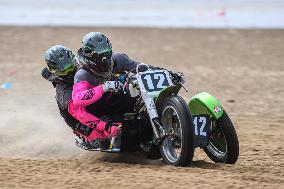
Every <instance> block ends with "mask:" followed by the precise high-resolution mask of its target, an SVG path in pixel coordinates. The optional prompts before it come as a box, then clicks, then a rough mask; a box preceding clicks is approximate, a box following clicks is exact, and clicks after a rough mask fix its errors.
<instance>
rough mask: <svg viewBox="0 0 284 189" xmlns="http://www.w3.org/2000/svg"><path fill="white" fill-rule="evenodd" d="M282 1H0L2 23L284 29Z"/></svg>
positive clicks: (0, 22) (283, 5) (283, 4)
mask: <svg viewBox="0 0 284 189" xmlns="http://www.w3.org/2000/svg"><path fill="white" fill-rule="evenodd" d="M283 9H284V1H283V0H210V1H208V0H199V1H195V0H155V1H151V0H143V1H140V0H101V1H99V0H92V1H90V0H41V1H37V0H22V1H20V0H1V2H0V24H1V25H28V26H34V25H49V26H54V25H55V26H136V27H194V28H283V27H284V11H283Z"/></svg>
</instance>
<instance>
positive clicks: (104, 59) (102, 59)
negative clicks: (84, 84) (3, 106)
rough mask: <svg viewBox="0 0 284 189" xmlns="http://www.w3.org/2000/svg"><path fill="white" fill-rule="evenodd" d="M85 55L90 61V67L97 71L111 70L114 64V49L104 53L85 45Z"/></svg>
mask: <svg viewBox="0 0 284 189" xmlns="http://www.w3.org/2000/svg"><path fill="white" fill-rule="evenodd" d="M82 50H83V55H84V56H85V57H86V59H87V60H88V61H89V62H90V65H89V67H91V69H93V70H95V71H96V72H109V70H110V69H111V66H112V61H111V55H112V51H111V50H108V51H105V52H102V53H96V52H94V51H93V50H92V49H91V48H89V47H87V46H86V47H84V48H83V49H82Z"/></svg>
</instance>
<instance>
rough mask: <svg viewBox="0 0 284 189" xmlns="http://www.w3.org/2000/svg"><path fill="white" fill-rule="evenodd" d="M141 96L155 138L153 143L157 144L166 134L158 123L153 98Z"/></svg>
mask: <svg viewBox="0 0 284 189" xmlns="http://www.w3.org/2000/svg"><path fill="white" fill-rule="evenodd" d="M141 96H142V99H143V101H144V103H145V106H146V108H147V112H148V115H149V117H150V121H151V125H152V128H153V132H154V136H155V138H154V143H155V144H159V143H160V142H161V141H162V140H163V139H164V138H165V137H166V136H167V133H166V131H165V129H164V128H163V126H162V125H161V123H160V120H159V115H158V112H157V108H156V105H155V102H154V100H153V98H151V97H150V96H149V95H147V94H145V93H143V92H141Z"/></svg>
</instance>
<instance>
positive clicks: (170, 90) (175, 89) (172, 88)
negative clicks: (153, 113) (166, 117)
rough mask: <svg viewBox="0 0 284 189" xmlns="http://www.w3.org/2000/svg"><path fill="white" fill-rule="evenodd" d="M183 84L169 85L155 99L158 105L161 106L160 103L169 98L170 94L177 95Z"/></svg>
mask: <svg viewBox="0 0 284 189" xmlns="http://www.w3.org/2000/svg"><path fill="white" fill-rule="evenodd" d="M180 88H181V86H176V85H174V86H169V87H167V88H165V89H163V90H162V91H161V93H160V94H159V96H158V97H157V98H155V99H154V101H155V105H156V107H159V105H160V103H162V102H163V101H164V99H165V98H167V97H168V96H170V95H173V94H174V95H177V94H178V92H179V90H180Z"/></svg>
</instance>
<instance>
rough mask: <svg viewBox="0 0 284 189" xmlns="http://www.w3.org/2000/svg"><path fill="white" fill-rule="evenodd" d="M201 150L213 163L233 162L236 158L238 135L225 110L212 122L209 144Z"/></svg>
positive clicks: (237, 155)
mask: <svg viewBox="0 0 284 189" xmlns="http://www.w3.org/2000/svg"><path fill="white" fill-rule="evenodd" d="M214 124H215V125H214ZM203 150H204V152H205V153H206V154H207V156H208V157H209V158H210V159H211V160H212V161H214V162H215V163H226V164H234V163H236V161H237V160H238V157H239V141H238V136H237V133H236V130H235V128H234V125H233V123H232V121H231V119H230V117H229V116H228V114H227V113H226V112H225V111H224V113H223V115H222V116H221V117H220V118H219V119H217V120H216V121H215V123H214V122H213V129H212V133H211V136H210V137H209V144H208V146H207V147H205V148H203Z"/></svg>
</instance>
